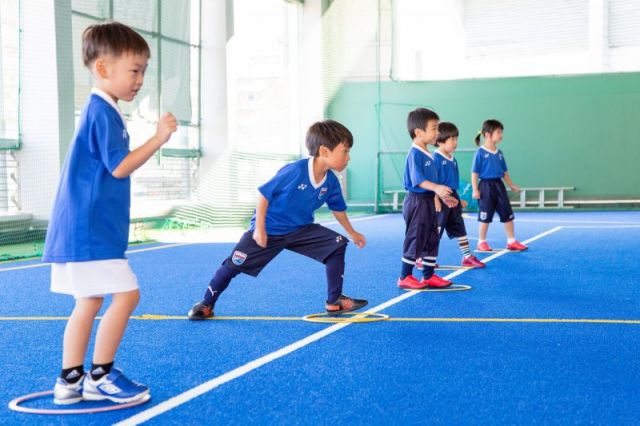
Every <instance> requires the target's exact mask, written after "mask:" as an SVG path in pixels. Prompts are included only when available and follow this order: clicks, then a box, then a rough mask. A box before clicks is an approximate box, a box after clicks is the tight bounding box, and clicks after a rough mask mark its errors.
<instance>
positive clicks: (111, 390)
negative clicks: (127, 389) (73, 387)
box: [98, 383, 121, 395]
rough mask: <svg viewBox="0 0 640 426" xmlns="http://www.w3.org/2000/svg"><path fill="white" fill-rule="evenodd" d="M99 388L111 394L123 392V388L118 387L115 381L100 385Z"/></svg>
mask: <svg viewBox="0 0 640 426" xmlns="http://www.w3.org/2000/svg"><path fill="white" fill-rule="evenodd" d="M98 388H99V389H100V390H101V391H102V392H104V393H108V394H109V395H114V394H116V393H119V392H121V389H120V388H119V387H117V386H116V385H114V384H113V383H107V384H104V385H101V386H98Z"/></svg>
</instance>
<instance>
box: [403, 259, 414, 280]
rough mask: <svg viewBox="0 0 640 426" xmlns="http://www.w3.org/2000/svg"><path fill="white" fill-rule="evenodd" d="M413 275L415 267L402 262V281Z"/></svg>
mask: <svg viewBox="0 0 640 426" xmlns="http://www.w3.org/2000/svg"><path fill="white" fill-rule="evenodd" d="M412 273H413V265H412V264H410V263H407V262H402V272H400V279H401V280H404V279H405V278H407V277H408V276H409V275H411V274H412Z"/></svg>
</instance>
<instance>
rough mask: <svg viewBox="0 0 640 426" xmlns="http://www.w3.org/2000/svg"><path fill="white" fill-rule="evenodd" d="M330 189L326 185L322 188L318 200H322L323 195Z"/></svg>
mask: <svg viewBox="0 0 640 426" xmlns="http://www.w3.org/2000/svg"><path fill="white" fill-rule="evenodd" d="M328 190H329V188H327V187H326V186H325V187H324V188H322V189H320V193H319V194H318V200H322V197H324V195H325V194H326V193H327V191H328Z"/></svg>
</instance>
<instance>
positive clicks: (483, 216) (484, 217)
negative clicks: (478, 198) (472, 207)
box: [480, 212, 487, 220]
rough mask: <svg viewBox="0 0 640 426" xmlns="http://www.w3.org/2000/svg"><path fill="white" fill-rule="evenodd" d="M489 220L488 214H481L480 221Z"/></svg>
mask: <svg viewBox="0 0 640 426" xmlns="http://www.w3.org/2000/svg"><path fill="white" fill-rule="evenodd" d="M486 219H487V212H480V220H486Z"/></svg>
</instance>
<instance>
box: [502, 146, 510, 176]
mask: <svg viewBox="0 0 640 426" xmlns="http://www.w3.org/2000/svg"><path fill="white" fill-rule="evenodd" d="M500 154H502V160H500V165H501V166H502V171H503V172H508V171H509V169H508V168H507V160H506V159H505V158H504V154H503V153H502V151H500Z"/></svg>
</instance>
